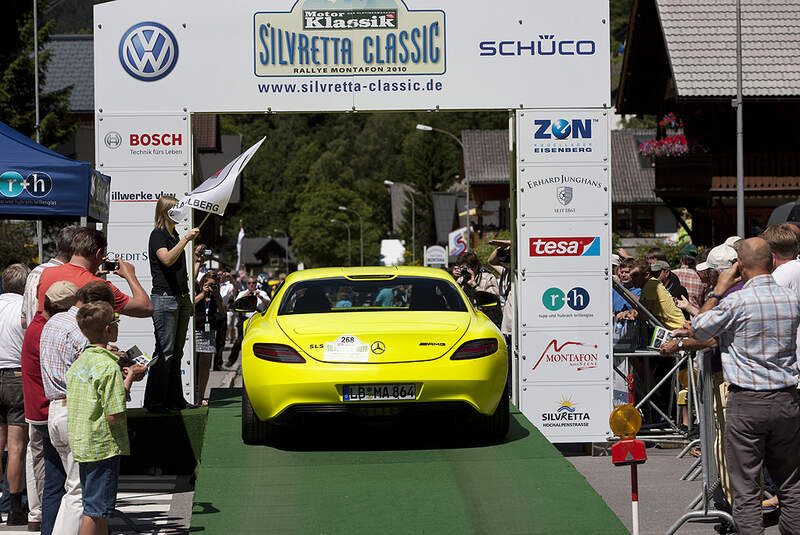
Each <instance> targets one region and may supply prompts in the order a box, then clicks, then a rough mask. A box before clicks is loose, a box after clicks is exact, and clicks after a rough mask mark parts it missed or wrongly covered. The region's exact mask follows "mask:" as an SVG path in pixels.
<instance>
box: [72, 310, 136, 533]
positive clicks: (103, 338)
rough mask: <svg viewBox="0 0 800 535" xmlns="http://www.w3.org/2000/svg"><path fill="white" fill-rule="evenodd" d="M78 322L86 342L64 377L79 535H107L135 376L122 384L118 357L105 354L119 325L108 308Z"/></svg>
mask: <svg viewBox="0 0 800 535" xmlns="http://www.w3.org/2000/svg"><path fill="white" fill-rule="evenodd" d="M77 320H78V327H80V329H81V332H82V333H83V334H84V336H86V338H87V339H88V340H89V345H88V346H86V349H85V350H84V352H83V353H82V354H81V356H80V357H78V358H77V360H76V361H75V362H74V363H73V364H72V366H70V368H69V370H68V371H67V409H68V415H69V416H68V424H67V429H68V432H69V443H70V447H71V448H72V455H73V456H74V458H75V461H77V462H78V463H79V466H80V478H81V487H82V488H83V518H82V520H81V529H80V534H81V535H101V534H102V535H105V534H107V533H108V518H110V517H111V515H112V514H113V513H114V507H115V504H116V500H117V482H118V478H119V462H120V456H121V455H130V444H129V442H128V423H127V419H126V416H125V398H126V393H127V391H129V390H130V387H131V383H132V382H133V381H134V380H135V379H136V375H137V374H135V373H133V372H128V373H127V375H126V377H125V378H124V379H123V374H122V371H121V369H120V367H119V357H118V356H117V355H115V354H114V353H112V352H110V351H108V350H107V349H106V346H107V344H108V343H109V342H115V341H116V340H117V331H118V324H119V319H117V318H116V317H115V314H114V309H113V308H112V307H111V305H109V304H108V303H106V302H104V301H101V302H95V303H89V304H87V305H84V306H83V307H81V309H80V310H79V311H78V317H77Z"/></svg>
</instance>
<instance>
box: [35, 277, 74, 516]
mask: <svg viewBox="0 0 800 535" xmlns="http://www.w3.org/2000/svg"><path fill="white" fill-rule="evenodd" d="M77 294H78V287H77V286H76V285H75V283H72V282H68V281H58V282H55V283H53V284H52V285H50V288H49V289H48V290H47V292H46V293H45V298H44V310H43V311H42V312H41V313H40V314H36V315H35V316H34V317H33V320H32V321H31V324H30V325H29V326H28V329H27V330H26V331H25V339H24V340H23V342H22V392H23V397H24V403H25V421H26V422H28V424H30V425H29V426H28V438H29V439H30V440H29V441H28V454H27V456H26V457H25V478H26V481H27V487H28V507H29V511H28V529H29V530H36V529H37V528H40V527H41V522H42V491H43V490H44V472H45V469H44V465H45V462H44V450H45V448H50V449H52V447H53V446H52V445H51V444H50V437H49V434H48V432H47V414H48V412H49V408H50V400H49V399H47V397H46V396H45V394H44V387H43V386H42V369H41V367H40V365H39V339H40V337H41V334H42V328H44V324H45V323H46V322H47V320H48V319H50V317H51V316H52V315H53V314H57V313H58V312H64V311H66V310H69V309H70V307H72V305H74V304H75V301H76V300H77V299H78V296H77Z"/></svg>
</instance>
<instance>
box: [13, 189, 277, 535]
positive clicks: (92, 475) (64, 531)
mask: <svg viewBox="0 0 800 535" xmlns="http://www.w3.org/2000/svg"><path fill="white" fill-rule="evenodd" d="M176 202H177V200H176V199H174V198H172V197H168V196H164V197H162V198H161V199H160V200H159V202H158V203H157V207H156V216H155V228H154V230H153V232H152V234H151V236H150V243H149V252H150V254H149V258H150V272H151V275H152V280H153V285H152V286H153V287H152V290H151V292H150V293H149V294H148V292H146V291H145V290H144V288H143V287H142V285H141V283H140V282H139V278H138V277H137V274H136V271H135V269H134V266H133V265H132V264H130V263H128V262H124V261H122V260H114V259H113V258H107V253H106V245H107V242H106V238H105V236H104V234H103V233H102V232H100V231H98V230H95V229H92V228H81V227H77V226H68V227H66V228H64V229H62V230H61V231H60V233H59V235H58V238H57V240H56V244H55V246H56V256H55V257H54V258H52V259H51V260H50V261H48V262H46V263H43V264H41V265H38V266H35V267H34V268H33V269H32V270H31V269H30V268H29V267H28V266H27V265H25V264H23V263H12V264H11V265H8V266H7V267H5V269H4V270H3V271H2V293H0V452H3V451H7V460H6V462H5V464H4V465H3V464H1V463H0V479H2V480H3V485H4V492H3V496H4V499H6V500H7V503H6V504H5V505H6V507H5V509H3V510H7V511H8V512H7V516H6V518H5V520H6V522H7V525H9V526H25V525H27V529H28V530H29V531H41V532H42V533H45V534H48V535H49V534H52V533H54V534H57V535H73V534H81V535H84V534H106V533H107V532H108V518H110V517H111V516H112V514H113V513H114V508H115V503H116V493H117V485H118V477H119V471H120V458H121V456H124V455H129V454H130V443H129V438H128V429H127V421H126V403H127V402H128V401H130V399H131V389H132V387H133V384H134V383H136V382H137V381H141V380H142V379H144V377H145V375H147V376H148V381H147V384H146V388H145V389H144V406H145V408H146V409H147V410H148V411H150V412H153V413H166V412H169V411H173V410H180V409H184V408H187V407H192V406H194V405H192V404H191V403H189V402H188V401H186V399H185V397H184V385H183V384H182V383H183V381H182V380H181V361H182V357H183V347H184V345H185V342H186V339H187V337H188V336H189V335H190V334H192V333H188V332H187V331H188V325H189V317H190V316H191V315H192V314H194V315H195V322H194V324H195V332H194V333H193V334H194V336H195V342H196V347H197V349H198V351H197V355H196V356H195V358H196V359H197V360H196V361H195V367H194V368H195V374H196V379H195V385H196V389H195V396H194V400H193V401H198V402H199V403H205V402H206V400H205V399H204V396H205V391H206V388H207V384H208V378H209V374H210V370H211V369H221V368H222V366H223V361H224V363H225V364H227V365H228V366H229V367H230V366H234V365H236V363H237V361H238V358H239V351H240V349H241V342H242V325H243V322H244V320H245V319H246V314H247V313H246V312H242V313H239V312H238V311H237V304H236V302H237V300H239V299H244V298H249V297H250V296H253V298H254V299H256V300H257V308H258V309H259V310H263V309H264V308H265V307H266V305H267V304H268V303H269V301H270V295H271V294H272V292H273V291H274V289H275V288H277V286H278V283H279V282H280V279H279V278H275V277H270V276H266V277H265V276H261V277H245V278H242V280H237V278H236V277H234V276H232V275H231V274H230V273H229V272H226V271H222V270H217V269H211V268H210V266H209V264H210V262H209V259H210V258H209V257H210V255H209V254H208V249H206V248H205V246H204V245H202V244H194V246H193V247H191V248H190V251H193V252H194V255H193V256H194V258H193V262H192V263H191V264H189V263H188V262H187V261H186V257H185V256H184V255H185V253H184V249H185V248H186V247H187V246H190V245H192V243H193V240H194V239H195V237H196V236H197V234H198V232H199V231H198V229H191V230H190V231H188V232H187V233H186V234H185V235H184V236H182V237H178V235H177V233H176V231H175V224H174V223H173V222H172V221H171V220H169V219H168V218H167V217H166V214H167V212H168V210H169V209H170V208H172V207H173V206H174V204H175V203H176ZM187 265H188V266H191V265H193V266H194V272H193V273H192V275H191V276H189V274H188V273H187V271H188V269H190V267H189V268H187ZM115 277H119V278H121V279H122V280H123V281H124V282H125V287H126V290H127V292H128V293H125V292H123V291H122V290H120V289H119V288H118V287H117V286H116V285H115V284H114V283H113V280H114V278H115ZM109 279H110V280H109ZM190 289H191V290H193V291H190ZM125 317H134V318H152V321H153V332H154V338H155V350H154V351H153V355H152V357H150V356H148V355H144V356H145V357H146V358H145V359H141V358H137V357H138V356H139V355H140V352H139V351H134V349H136V350H138V348H133V349H130V350H128V351H122V350H120V348H119V347H118V346H117V339H118V336H119V332H120V331H123V332H124V328H125V325H124V321H125V319H124V318H125ZM226 343H229V344H233V349H232V351H231V352H230V354H229V355H228V356H227V359H224V358H223V357H224V355H223V351H224V348H225V345H226ZM3 505H4V504H3V503H0V509H2V508H3Z"/></svg>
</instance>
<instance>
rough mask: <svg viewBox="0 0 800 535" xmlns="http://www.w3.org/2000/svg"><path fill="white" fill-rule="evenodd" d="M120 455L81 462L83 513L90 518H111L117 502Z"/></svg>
mask: <svg viewBox="0 0 800 535" xmlns="http://www.w3.org/2000/svg"><path fill="white" fill-rule="evenodd" d="M119 459H120V456H119V455H115V456H113V457H109V458H108V459H103V460H102V461H94V462H90V463H80V472H81V489H82V490H83V514H84V515H85V516H88V517H90V518H111V517H112V516H114V507H115V506H116V503H117V486H118V484H119Z"/></svg>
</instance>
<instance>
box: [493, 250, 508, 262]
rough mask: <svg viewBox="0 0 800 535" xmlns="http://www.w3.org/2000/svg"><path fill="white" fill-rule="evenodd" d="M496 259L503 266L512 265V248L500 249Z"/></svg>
mask: <svg viewBox="0 0 800 535" xmlns="http://www.w3.org/2000/svg"><path fill="white" fill-rule="evenodd" d="M495 258H496V259H497V261H498V262H500V263H501V264H510V263H511V248H509V247H500V248H499V249H498V250H497V255H495Z"/></svg>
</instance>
